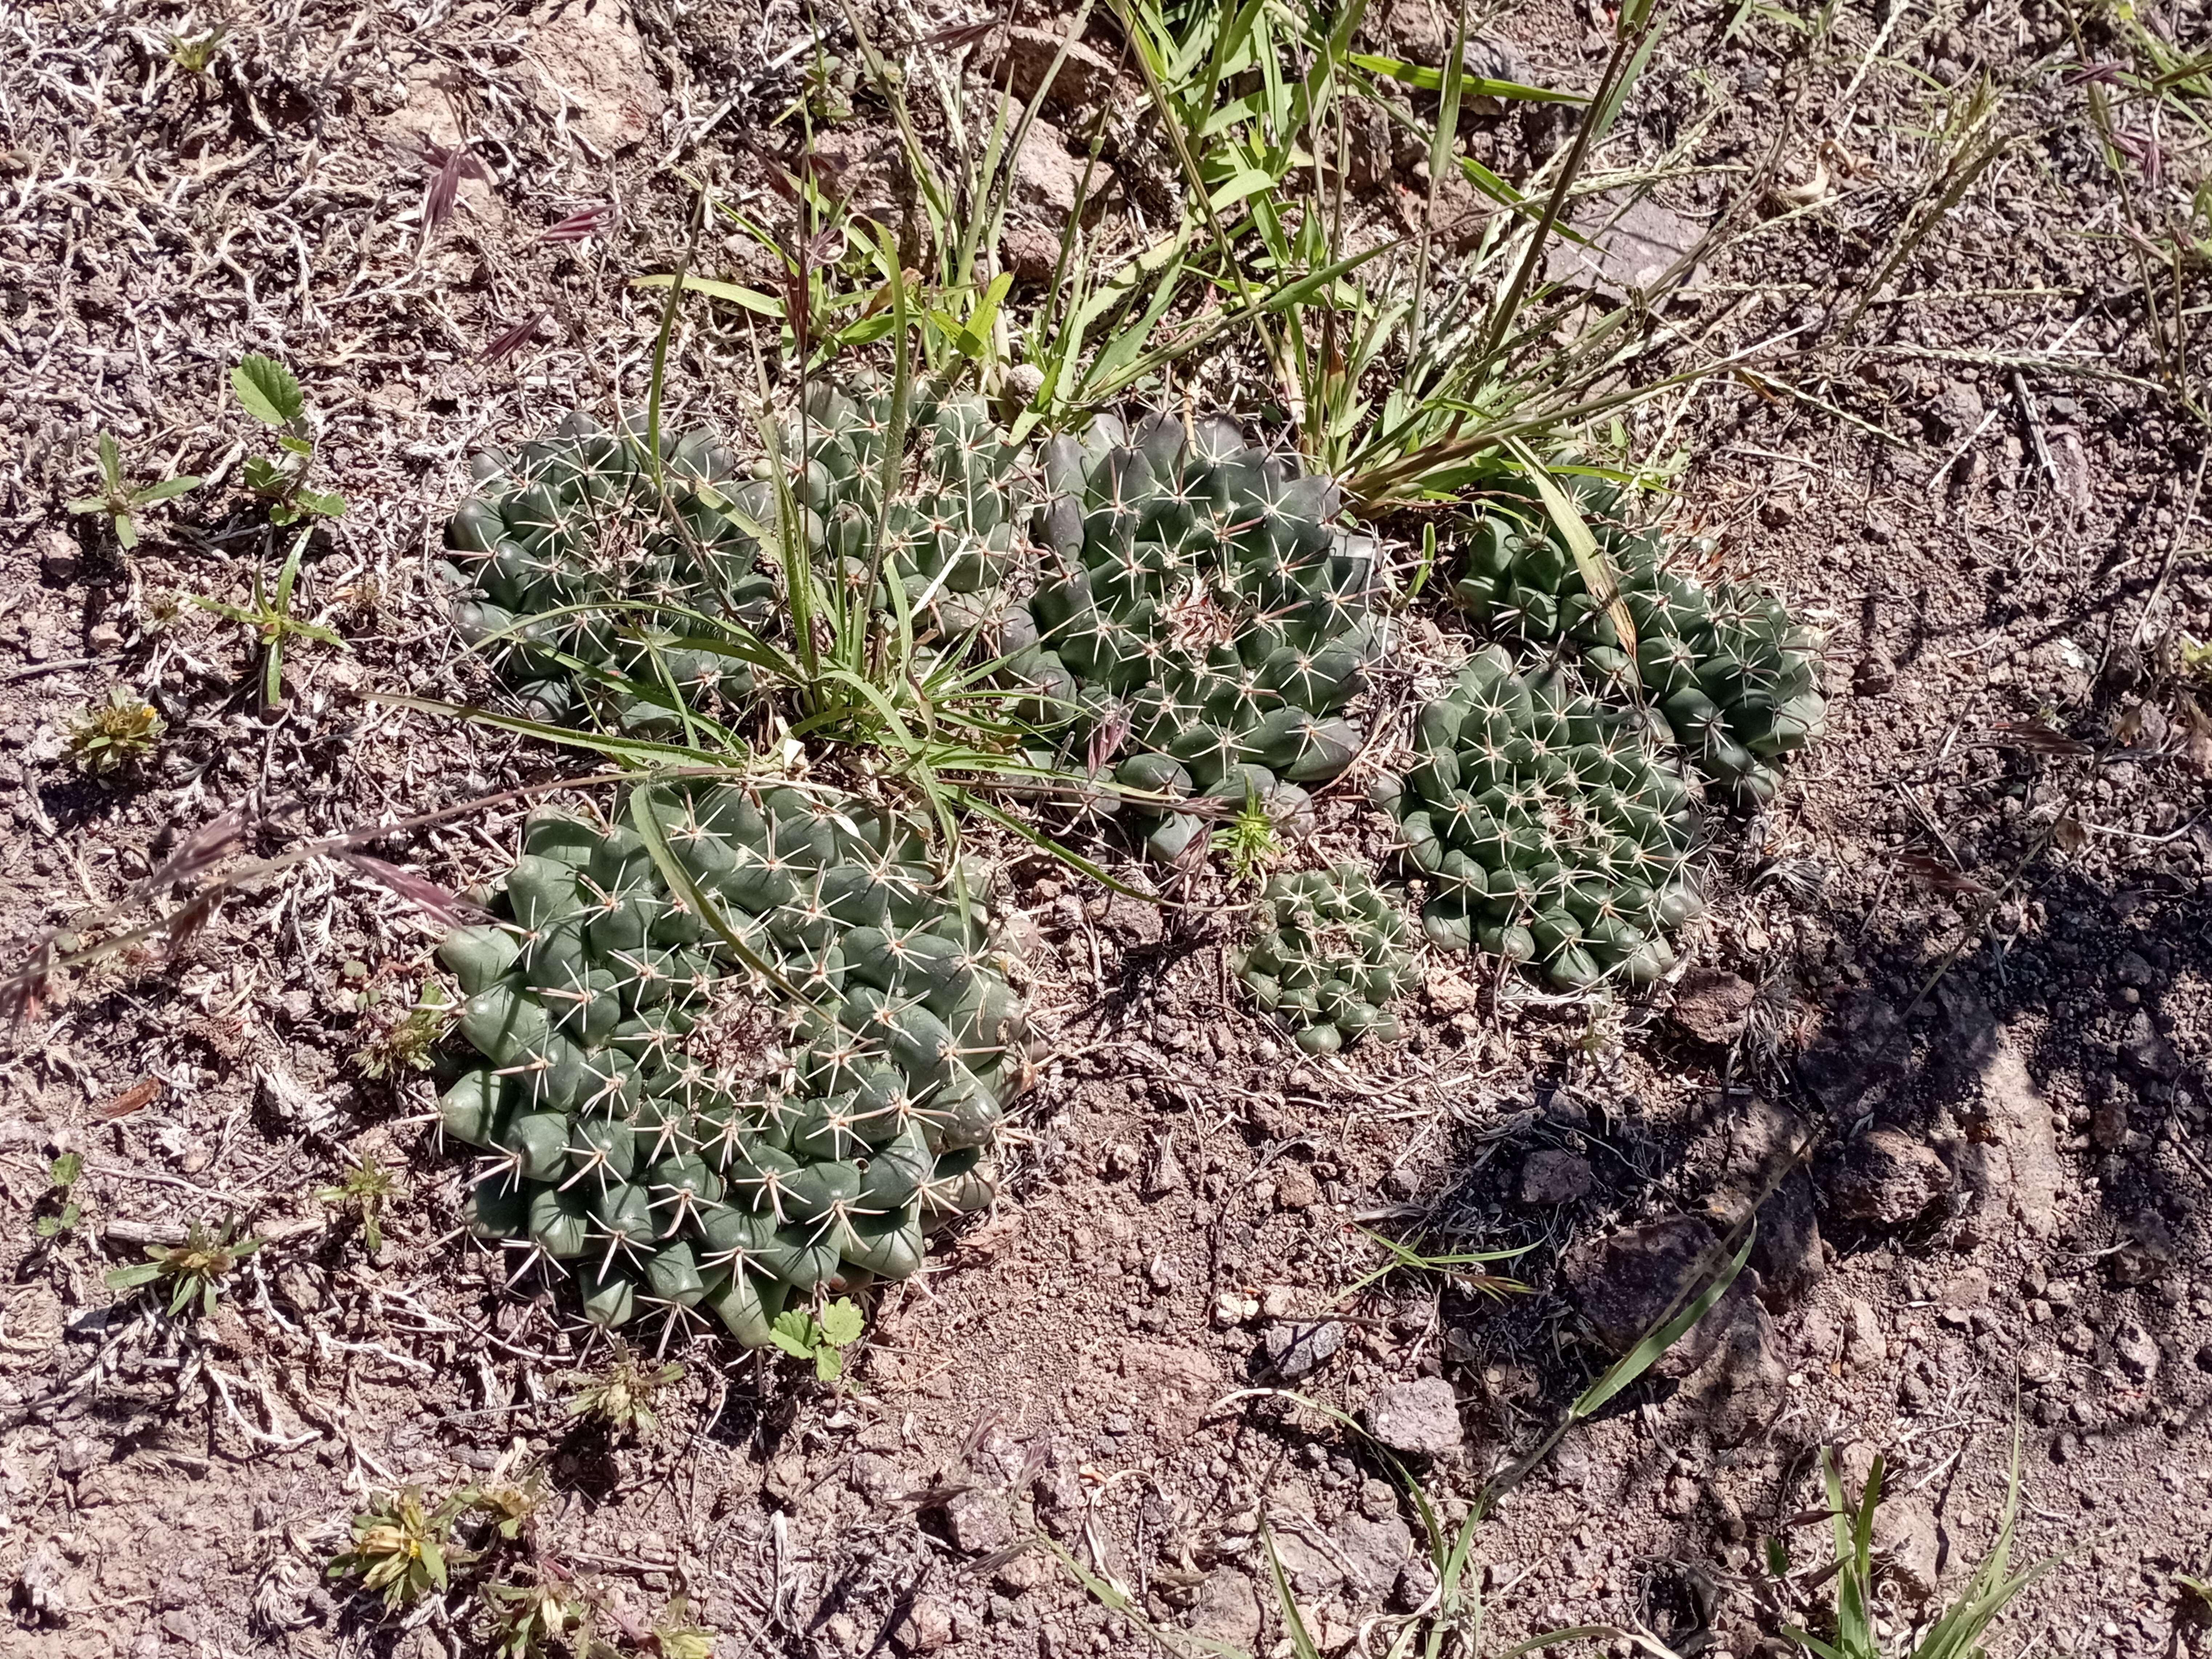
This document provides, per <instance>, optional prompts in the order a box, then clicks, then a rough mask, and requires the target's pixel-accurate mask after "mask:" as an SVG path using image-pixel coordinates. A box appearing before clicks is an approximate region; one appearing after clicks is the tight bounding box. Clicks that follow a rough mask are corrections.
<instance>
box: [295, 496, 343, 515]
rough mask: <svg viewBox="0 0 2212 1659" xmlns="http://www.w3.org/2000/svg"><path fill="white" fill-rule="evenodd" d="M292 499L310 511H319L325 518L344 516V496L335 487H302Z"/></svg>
mask: <svg viewBox="0 0 2212 1659" xmlns="http://www.w3.org/2000/svg"><path fill="white" fill-rule="evenodd" d="M293 499H294V500H295V501H297V502H299V504H300V505H301V507H306V508H307V511H308V512H310V513H320V514H321V515H322V516H323V517H324V518H325V519H343V517H345V510H346V504H345V497H344V496H343V495H339V494H338V492H337V490H335V489H303V490H301V492H300V493H299V494H298V495H295V496H294V497H293Z"/></svg>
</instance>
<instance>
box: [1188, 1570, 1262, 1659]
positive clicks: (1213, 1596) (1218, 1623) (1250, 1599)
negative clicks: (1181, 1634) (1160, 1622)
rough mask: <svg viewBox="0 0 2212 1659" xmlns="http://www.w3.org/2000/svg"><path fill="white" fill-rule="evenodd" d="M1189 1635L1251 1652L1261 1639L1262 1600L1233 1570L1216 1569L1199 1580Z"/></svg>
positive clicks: (1241, 1576) (1246, 1580) (1246, 1581)
mask: <svg viewBox="0 0 2212 1659" xmlns="http://www.w3.org/2000/svg"><path fill="white" fill-rule="evenodd" d="M1190 1632H1191V1634H1192V1635H1194V1636H1198V1637H1202V1638H1205V1639H1206V1640H1207V1641H1209V1642H1220V1643H1223V1644H1226V1645H1227V1646H1230V1647H1233V1648H1242V1649H1243V1650H1245V1651H1247V1652H1249V1651H1251V1650H1252V1648H1253V1646H1254V1644H1256V1643H1257V1642H1258V1641H1259V1639H1260V1597H1259V1595H1258V1593H1257V1592H1256V1591H1255V1590H1254V1589H1253V1588H1252V1581H1251V1580H1250V1579H1249V1578H1247V1577H1245V1576H1244V1575H1243V1573H1241V1572H1239V1571H1237V1569H1236V1568H1234V1567H1216V1568H1215V1569H1214V1570H1213V1571H1212V1572H1209V1573H1207V1574H1206V1577H1203V1578H1201V1579H1200V1580H1199V1581H1198V1596H1197V1599H1196V1601H1194V1603H1193V1604H1192V1607H1191V1610H1190Z"/></svg>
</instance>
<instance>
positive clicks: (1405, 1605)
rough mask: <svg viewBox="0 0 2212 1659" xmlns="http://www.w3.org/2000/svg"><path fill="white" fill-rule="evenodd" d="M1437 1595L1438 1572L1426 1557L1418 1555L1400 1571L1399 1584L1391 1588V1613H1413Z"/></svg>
mask: <svg viewBox="0 0 2212 1659" xmlns="http://www.w3.org/2000/svg"><path fill="white" fill-rule="evenodd" d="M1436 1593H1437V1570H1436V1568H1435V1567H1434V1566H1432V1565H1430V1563H1429V1560H1428V1559H1427V1558H1426V1557H1425V1556H1419V1555H1417V1556H1415V1557H1414V1558H1413V1559H1412V1560H1410V1561H1408V1562H1407V1563H1406V1565H1404V1566H1402V1567H1401V1568H1399V1569H1398V1582H1397V1583H1395V1584H1393V1585H1392V1586H1391V1587H1390V1611H1391V1612H1393V1613H1411V1612H1413V1610H1414V1609H1415V1608H1416V1607H1423V1606H1425V1605H1426V1604H1427V1602H1428V1599H1429V1597H1431V1595H1435V1594H1436Z"/></svg>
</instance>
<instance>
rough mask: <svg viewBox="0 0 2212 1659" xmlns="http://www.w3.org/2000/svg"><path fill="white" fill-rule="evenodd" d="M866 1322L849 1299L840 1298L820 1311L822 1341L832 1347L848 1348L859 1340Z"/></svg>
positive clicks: (865, 1318)
mask: <svg viewBox="0 0 2212 1659" xmlns="http://www.w3.org/2000/svg"><path fill="white" fill-rule="evenodd" d="M866 1327H867V1316H866V1315H864V1314H863V1313H861V1311H860V1309H859V1308H858V1307H856V1306H855V1305H854V1304H853V1302H852V1300H851V1298H850V1297H842V1296H841V1297H838V1298H837V1299H836V1301H835V1302H832V1303H831V1304H829V1306H828V1307H826V1308H824V1309H823V1310H822V1340H823V1341H825V1342H827V1343H829V1345H830V1346H832V1347H838V1348H848V1347H850V1346H852V1345H853V1344H854V1343H855V1342H857V1341H859V1340H860V1333H861V1331H863V1330H864V1329H866Z"/></svg>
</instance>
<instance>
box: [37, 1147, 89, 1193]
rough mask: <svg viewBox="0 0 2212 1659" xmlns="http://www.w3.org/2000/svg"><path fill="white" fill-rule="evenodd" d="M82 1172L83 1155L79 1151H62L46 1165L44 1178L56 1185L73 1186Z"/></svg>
mask: <svg viewBox="0 0 2212 1659" xmlns="http://www.w3.org/2000/svg"><path fill="white" fill-rule="evenodd" d="M83 1173H84V1157H83V1154H82V1153H80V1152H64V1153H63V1154H62V1155H61V1156H60V1157H59V1158H56V1159H55V1160H54V1161H53V1162H52V1164H49V1165H48V1166H47V1167H46V1179H48V1180H49V1181H51V1182H53V1183H54V1185H55V1186H57V1187H74V1186H75V1185H76V1178H77V1177H78V1176H81V1175H82V1174H83Z"/></svg>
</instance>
